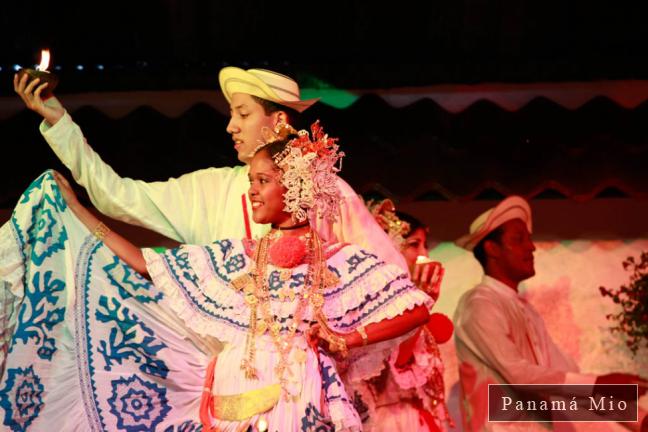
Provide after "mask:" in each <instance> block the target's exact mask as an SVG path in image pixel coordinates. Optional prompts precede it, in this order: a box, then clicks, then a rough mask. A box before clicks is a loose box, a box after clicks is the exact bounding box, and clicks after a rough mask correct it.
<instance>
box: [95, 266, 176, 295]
mask: <svg viewBox="0 0 648 432" xmlns="http://www.w3.org/2000/svg"><path fill="white" fill-rule="evenodd" d="M103 270H104V271H105V272H106V275H107V276H108V280H110V284H111V285H113V286H115V287H116V288H117V291H119V295H120V296H121V298H122V299H124V300H126V299H127V298H129V297H134V298H136V299H137V300H139V301H140V302H142V303H148V302H154V303H157V302H158V301H159V300H161V299H162V298H163V297H164V295H163V294H162V292H160V291H157V290H155V289H153V285H151V283H150V282H149V281H148V280H146V279H144V278H143V277H142V276H141V275H140V274H139V273H137V272H136V271H135V270H133V268H132V267H130V266H128V265H126V264H125V263H124V262H122V261H121V260H120V259H119V258H118V257H116V256H113V262H112V263H110V264H108V265H106V266H104V267H103Z"/></svg>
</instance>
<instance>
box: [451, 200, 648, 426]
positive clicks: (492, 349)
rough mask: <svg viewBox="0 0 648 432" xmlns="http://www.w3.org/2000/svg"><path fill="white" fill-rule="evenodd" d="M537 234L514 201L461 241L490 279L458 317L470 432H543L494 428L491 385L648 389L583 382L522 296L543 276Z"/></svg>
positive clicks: (525, 208)
mask: <svg viewBox="0 0 648 432" xmlns="http://www.w3.org/2000/svg"><path fill="white" fill-rule="evenodd" d="M531 232H532V222H531V209H530V207H529V204H528V203H527V202H526V201H525V200H524V199H523V198H521V197H517V196H512V197H509V198H507V199H505V200H503V201H502V202H501V203H499V204H498V205H497V206H496V207H494V208H492V209H490V210H488V211H486V212H485V213H483V214H481V215H480V216H479V217H478V218H477V219H475V221H474V222H473V223H472V224H471V226H470V232H469V234H467V235H465V236H463V237H461V238H460V239H458V240H457V241H456V244H457V245H458V246H460V247H463V248H464V249H466V250H469V251H472V252H473V254H474V255H475V258H476V259H477V260H478V261H479V262H480V264H481V265H482V267H483V269H484V273H485V275H484V278H483V280H482V282H481V283H480V284H479V285H477V286H476V287H474V288H472V289H471V290H469V291H467V292H466V293H465V294H464V295H463V296H462V297H461V299H460V301H459V305H458V306H457V309H456V312H455V317H454V322H455V343H456V349H457V357H458V360H459V374H460V379H461V393H462V398H463V404H462V415H463V421H464V427H465V429H466V430H468V431H497V430H507V431H511V430H524V431H527V430H536V429H538V426H539V425H538V424H533V423H489V422H488V384H624V383H633V384H634V383H639V384H641V385H643V386H645V385H646V383H645V381H642V380H640V379H639V377H636V376H634V375H629V374H609V375H605V376H598V377H597V376H594V375H585V374H581V373H579V370H578V366H577V365H576V363H575V362H574V361H573V359H571V358H570V357H569V356H567V355H565V354H564V353H563V352H562V351H561V350H560V349H559V348H558V346H557V345H556V344H555V343H554V342H553V340H552V339H551V336H550V335H549V333H548V332H547V330H546V328H545V326H544V321H543V319H542V317H541V316H540V315H539V314H538V312H537V311H536V310H535V309H534V308H533V306H531V305H530V304H529V303H527V302H526V300H524V299H523V298H522V297H521V296H520V295H519V293H518V286H519V284H520V282H522V281H524V280H526V279H529V278H530V277H532V276H533V275H535V268H534V260H533V252H534V251H535V245H534V244H533V241H532V240H531ZM643 391H645V389H643ZM534 428H535V429H534Z"/></svg>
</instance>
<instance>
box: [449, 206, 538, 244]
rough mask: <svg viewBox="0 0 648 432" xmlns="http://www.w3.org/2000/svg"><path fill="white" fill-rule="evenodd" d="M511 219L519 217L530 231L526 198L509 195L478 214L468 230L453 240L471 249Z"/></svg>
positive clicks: (530, 224) (529, 216)
mask: <svg viewBox="0 0 648 432" xmlns="http://www.w3.org/2000/svg"><path fill="white" fill-rule="evenodd" d="M513 219H521V220H522V221H523V222H524V223H525V224H526V226H527V229H528V230H529V232H532V229H533V227H532V223H531V208H530V207H529V203H528V202H526V200H525V199H524V198H522V197H519V196H510V197H508V198H506V199H505V200H503V201H502V202H500V203H499V204H497V205H496V206H495V207H493V208H491V209H488V210H486V211H485V212H484V213H482V214H480V215H479V216H478V217H477V219H475V220H474V221H473V223H472V224H470V232H469V233H468V234H466V235H464V236H463V237H461V238H459V239H458V240H456V241H455V244H456V245H457V246H459V247H462V248H464V249H466V250H469V251H472V250H473V249H474V248H475V246H477V244H478V243H479V242H480V241H482V240H483V239H484V237H486V236H487V235H488V234H489V233H490V232H491V231H493V230H494V229H496V228H497V227H498V226H500V225H502V224H503V223H504V222H508V221H510V220H513Z"/></svg>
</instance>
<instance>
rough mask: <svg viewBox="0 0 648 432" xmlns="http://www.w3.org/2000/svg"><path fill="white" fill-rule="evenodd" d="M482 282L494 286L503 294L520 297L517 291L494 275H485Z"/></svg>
mask: <svg viewBox="0 0 648 432" xmlns="http://www.w3.org/2000/svg"><path fill="white" fill-rule="evenodd" d="M482 284H484V285H487V286H489V287H491V288H494V289H495V290H496V291H498V292H501V293H502V294H505V295H507V296H511V297H515V298H520V296H519V295H518V292H517V291H515V290H514V289H513V288H511V287H510V286H508V285H506V284H505V283H504V282H501V281H499V280H498V279H495V278H494V277H492V276H488V275H484V277H483V278H482Z"/></svg>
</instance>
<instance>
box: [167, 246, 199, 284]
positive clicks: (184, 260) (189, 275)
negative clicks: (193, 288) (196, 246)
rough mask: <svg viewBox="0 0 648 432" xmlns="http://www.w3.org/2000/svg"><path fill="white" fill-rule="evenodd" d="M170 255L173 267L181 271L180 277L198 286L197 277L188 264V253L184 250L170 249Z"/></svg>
mask: <svg viewBox="0 0 648 432" xmlns="http://www.w3.org/2000/svg"><path fill="white" fill-rule="evenodd" d="M170 255H171V256H172V257H173V258H174V261H173V262H174V263H175V265H177V266H178V268H179V269H180V270H182V276H183V277H184V278H185V279H187V280H188V281H190V282H191V283H193V284H195V285H198V276H196V272H195V271H194V269H193V268H192V267H191V265H190V263H189V252H187V250H186V249H184V248H174V249H171V251H170Z"/></svg>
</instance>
